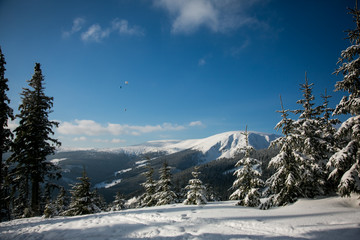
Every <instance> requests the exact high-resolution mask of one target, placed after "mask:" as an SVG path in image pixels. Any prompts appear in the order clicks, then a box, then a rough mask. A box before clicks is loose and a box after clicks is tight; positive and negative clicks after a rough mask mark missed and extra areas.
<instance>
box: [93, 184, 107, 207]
mask: <svg viewBox="0 0 360 240" xmlns="http://www.w3.org/2000/svg"><path fill="white" fill-rule="evenodd" d="M91 195H92V199H93V202H94V204H95V205H96V206H97V207H98V208H100V210H101V211H106V210H107V208H108V207H107V204H106V201H105V199H104V197H103V196H102V195H101V194H100V193H99V190H98V189H97V188H95V189H94V190H93V191H92V192H91Z"/></svg>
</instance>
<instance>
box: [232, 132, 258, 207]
mask: <svg viewBox="0 0 360 240" xmlns="http://www.w3.org/2000/svg"><path fill="white" fill-rule="evenodd" d="M244 135H245V141H246V145H245V147H244V149H243V150H245V156H244V157H243V158H242V159H240V160H239V161H238V162H237V163H236V164H235V167H237V168H238V169H237V170H236V171H235V172H234V175H235V176H236V180H235V181H234V183H233V186H232V187H231V189H235V191H234V192H233V193H232V194H231V195H230V200H239V202H238V203H237V205H240V206H247V207H257V206H259V205H260V197H261V192H260V188H261V187H262V186H263V184H264V182H263V181H262V180H261V179H260V176H261V172H260V171H261V170H260V164H261V162H260V161H259V160H257V159H255V158H251V157H250V154H251V152H252V151H253V150H254V148H253V147H252V146H250V145H249V133H248V131H247V126H246V130H245V133H244Z"/></svg>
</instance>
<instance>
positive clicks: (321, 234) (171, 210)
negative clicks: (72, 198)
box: [0, 197, 360, 240]
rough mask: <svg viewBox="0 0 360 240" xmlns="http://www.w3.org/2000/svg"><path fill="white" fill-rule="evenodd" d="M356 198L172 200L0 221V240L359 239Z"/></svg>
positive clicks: (359, 218)
mask: <svg viewBox="0 0 360 240" xmlns="http://www.w3.org/2000/svg"><path fill="white" fill-rule="evenodd" d="M356 198H357V197H352V198H339V197H331V198H324V199H318V200H307V199H300V200H299V201H298V202H296V203H295V204H292V205H289V206H285V207H280V208H273V209H270V210H259V209H256V208H246V207H239V206H235V203H236V201H226V202H215V203H209V204H207V205H201V206H194V205H182V204H173V205H165V206H158V207H150V208H141V209H129V210H124V211H118V212H106V213H98V214H92V215H84V216H75V217H58V218H54V219H44V218H42V217H35V218H27V219H18V220H13V221H10V222H3V223H0V239H4V240H6V239H12V240H20V239H21V240H24V239H27V240H35V239H36V240H39V239H41V240H50V239H51V240H58V239H59V240H61V239H71V240H77V239H79V240H80V239H87V240H100V239H101V240H106V239H107V240H115V239H210V240H211V239H214V240H219V239H324V240H325V239H326V240H330V239H349V240H351V239H359V235H360V207H359V206H358V205H357V203H356Z"/></svg>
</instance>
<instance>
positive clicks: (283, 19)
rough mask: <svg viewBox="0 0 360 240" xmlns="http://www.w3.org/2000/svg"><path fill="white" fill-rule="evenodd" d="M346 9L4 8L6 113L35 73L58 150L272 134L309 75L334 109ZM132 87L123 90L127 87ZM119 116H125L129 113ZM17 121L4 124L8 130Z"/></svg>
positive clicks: (181, 5) (258, 4)
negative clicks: (39, 73)
mask: <svg viewBox="0 0 360 240" xmlns="http://www.w3.org/2000/svg"><path fill="white" fill-rule="evenodd" d="M354 5H355V2H354V1H353V0H316V1H314V0H301V1H300V0H298V1H295V0H291V1H289V0H226V1H221V0H208V1H206V0H182V1H180V0H138V1H137V0H107V1H95V0H88V1H69V0H61V1H58V0H54V1H46V0H26V1H25V0H24V1H22V0H15V1H13V0H0V46H1V48H2V51H3V54H4V55H5V59H6V61H7V64H6V69H7V71H6V72H5V76H6V77H7V78H8V79H9V87H10V91H9V92H8V96H9V97H10V99H11V107H12V108H13V109H14V110H16V111H17V108H18V105H19V103H20V102H21V99H20V95H19V94H20V93H21V92H22V88H23V87H26V86H27V83H26V80H27V79H30V78H31V76H32V75H33V71H34V70H33V69H34V65H35V62H40V63H41V65H42V70H43V74H44V76H45V83H46V85H45V87H46V90H45V92H46V94H47V95H48V96H52V97H54V108H53V110H54V112H53V113H52V114H51V115H50V118H51V119H54V120H57V121H59V122H60V127H59V128H58V129H57V130H56V136H57V137H58V138H59V139H60V141H61V142H62V143H63V147H94V148H104V147H109V148H110V147H120V146H126V145H132V144H137V143H142V142H144V141H148V140H158V139H187V138H203V137H208V136H210V135H213V134H217V133H221V132H225V131H232V130H244V129H245V125H248V128H249V130H252V131H258V132H267V133H276V131H275V130H274V126H275V125H276V123H277V122H278V121H279V120H280V119H281V117H280V114H279V113H277V112H276V110H279V109H280V102H279V95H280V94H281V95H282V98H283V101H284V105H285V107H286V108H290V109H295V108H298V106H297V104H296V101H297V100H298V99H300V98H301V92H300V91H299V84H301V83H303V82H304V78H305V71H307V72H308V78H309V81H310V82H312V83H314V84H315V85H314V95H315V97H316V100H317V102H318V103H320V102H321V98H320V95H321V94H323V92H324V90H325V88H327V90H328V92H329V93H330V94H331V95H333V98H332V99H331V105H332V106H335V105H336V104H337V103H338V102H339V100H340V98H341V96H342V95H343V94H344V93H342V92H336V93H335V92H333V90H334V84H335V83H336V81H339V80H340V79H341V78H340V76H335V75H333V74H332V73H333V72H334V70H335V69H336V67H337V65H336V62H337V59H338V57H339V56H340V52H341V50H344V49H345V48H346V47H347V46H348V45H349V42H348V40H345V39H344V38H345V37H346V34H345V33H344V31H345V30H346V29H351V28H354V24H353V22H352V18H351V16H350V15H348V14H347V7H354ZM126 81H127V82H128V84H125V82H126ZM125 109H126V110H125ZM14 124H16V122H15V123H12V124H11V125H12V126H14Z"/></svg>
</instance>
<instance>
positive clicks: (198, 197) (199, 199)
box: [184, 166, 207, 205]
mask: <svg viewBox="0 0 360 240" xmlns="http://www.w3.org/2000/svg"><path fill="white" fill-rule="evenodd" d="M192 175H193V177H194V178H193V179H190V180H189V184H188V185H187V186H186V187H185V189H186V190H187V195H186V199H185V201H184V204H185V205H201V204H206V203H207V199H206V196H205V195H206V188H205V186H204V185H203V183H202V181H201V180H200V179H199V175H200V172H199V167H198V166H196V167H195V168H194V171H193V172H192Z"/></svg>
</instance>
